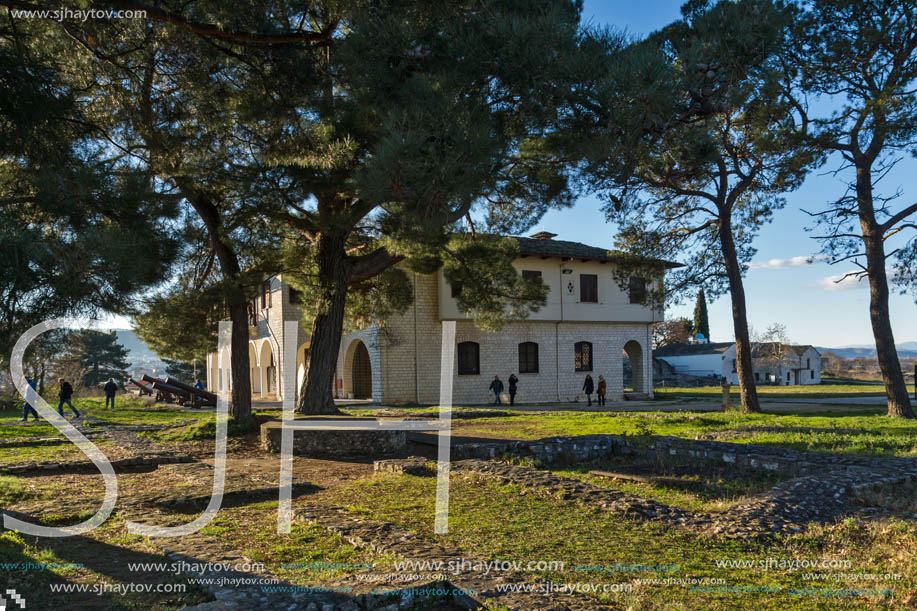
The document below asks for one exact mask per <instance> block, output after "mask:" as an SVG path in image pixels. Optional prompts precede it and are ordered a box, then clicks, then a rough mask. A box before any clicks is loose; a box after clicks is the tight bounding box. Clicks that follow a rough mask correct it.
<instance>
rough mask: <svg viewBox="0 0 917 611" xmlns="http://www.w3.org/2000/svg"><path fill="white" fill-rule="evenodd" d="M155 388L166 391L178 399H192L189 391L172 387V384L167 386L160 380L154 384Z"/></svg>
mask: <svg viewBox="0 0 917 611" xmlns="http://www.w3.org/2000/svg"><path fill="white" fill-rule="evenodd" d="M153 388H155V389H156V390H162V391H165V392H167V393H169V394H172V395H176V396H178V397H183V398H186V399H189V400H190V399H191V393H189V392H188V391H187V390H185V389H183V388H179V387H178V386H172V385H171V384H166V383H165V382H161V381H160V380H156V381H155V382H153Z"/></svg>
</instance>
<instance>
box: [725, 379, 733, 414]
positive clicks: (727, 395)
mask: <svg viewBox="0 0 917 611" xmlns="http://www.w3.org/2000/svg"><path fill="white" fill-rule="evenodd" d="M731 388H732V385H731V384H730V383H729V380H723V411H724V412H725V411H728V410H729V390H730V389H731Z"/></svg>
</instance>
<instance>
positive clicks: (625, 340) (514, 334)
mask: <svg viewBox="0 0 917 611" xmlns="http://www.w3.org/2000/svg"><path fill="white" fill-rule="evenodd" d="M553 237H554V235H553V234H550V233H545V232H543V233H540V234H536V235H535V236H533V237H531V238H517V240H518V241H519V248H520V256H519V258H518V259H517V260H516V261H515V262H514V266H515V267H516V268H517V269H518V270H519V272H520V273H521V274H523V275H528V276H538V277H540V278H541V280H542V281H543V282H544V283H545V284H546V285H547V287H548V295H547V303H546V304H545V306H543V307H542V308H540V309H539V310H538V311H537V312H534V313H533V314H531V315H530V316H529V317H528V318H526V319H525V320H521V321H515V322H511V323H509V324H507V325H505V326H504V327H503V328H502V329H501V330H500V331H498V332H487V331H481V330H479V329H477V328H476V327H475V326H474V322H473V320H471V319H470V318H469V317H468V316H466V315H465V314H463V313H462V312H460V311H459V309H458V307H457V302H456V296H457V294H458V291H460V290H461V288H460V287H452V286H450V285H449V284H448V282H447V281H446V279H445V277H444V276H443V273H442V271H438V272H436V273H433V274H418V273H414V272H408V274H409V277H410V279H411V282H412V283H413V289H414V297H415V298H414V302H413V303H412V304H411V306H410V307H409V308H408V309H407V310H406V311H405V312H404V313H402V314H397V315H393V316H391V317H389V318H388V319H386V320H385V321H384V324H383V325H381V326H380V325H373V326H370V327H367V328H365V329H362V330H360V331H357V332H354V333H349V334H347V335H345V336H344V337H343V338H342V340H341V347H340V350H339V353H338V364H337V371H336V373H335V393H336V396H337V397H339V398H355V399H370V400H372V401H375V402H379V403H385V404H405V403H417V404H433V403H436V402H437V401H438V400H439V385H440V384H439V380H440V352H441V345H440V344H441V341H442V322H443V321H447V320H454V321H456V356H455V368H454V369H455V371H454V374H453V376H454V377H453V401H454V402H455V403H457V404H474V403H486V402H489V401H492V398H491V397H489V396H488V387H489V385H490V382H491V380H492V379H493V377H494V375H499V376H500V378H501V379H502V380H504V383H505V381H506V379H507V378H508V377H509V376H510V374H512V373H515V374H516V375H517V377H518V378H519V391H518V394H517V397H516V400H517V401H519V402H532V403H537V402H552V401H574V400H581V399H583V398H584V395H583V393H582V387H583V381H584V379H585V377H586V375H587V374H591V375H592V377H593V379H594V380H595V381H596V383H597V382H598V376H599V375H602V376H604V377H605V380H606V382H607V384H608V398H609V400H616V399H622V398H624V394H625V392H629V393H630V392H632V393H634V395H635V396H648V397H651V396H652V393H653V383H652V364H651V363H652V360H651V350H650V347H651V339H652V324H653V323H654V322H658V321H660V320H662V318H663V312H662V307H661V306H658V307H652V306H650V305H647V304H646V303H645V302H646V298H645V296H646V294H647V291H648V290H649V289H651V288H653V286H654V284H653V283H656V282H659V281H660V280H661V279H660V278H655V279H641V278H631V280H630V282H629V284H628V286H627V287H626V289H622V287H621V286H620V285H619V283H618V281H617V280H616V279H615V278H614V275H613V273H612V270H613V269H614V268H615V265H617V264H619V262H620V256H619V255H615V254H614V253H610V252H609V251H607V250H606V249H603V248H596V247H592V246H587V245H585V244H580V243H577V242H567V241H561V240H554V239H552V238H553ZM661 263H662V264H663V267H673V266H675V265H676V264H673V263H667V262H661ZM300 318H301V312H300V310H299V308H298V306H297V298H296V292H295V291H294V290H291V287H290V286H289V285H287V284H286V283H284V282H283V279H282V278H281V277H279V276H275V277H273V278H270V279H269V280H267V281H266V282H265V285H264V290H263V291H262V294H261V295H260V296H259V297H258V298H257V299H256V300H255V303H254V304H253V307H252V320H251V321H250V322H251V327H250V332H251V341H250V342H249V356H250V359H251V367H252V372H251V376H252V392H253V393H254V395H255V396H256V397H262V398H281V397H280V393H281V392H282V389H281V386H282V385H281V384H280V383H279V380H280V379H281V376H282V375H283V371H284V368H285V367H286V366H287V364H286V363H283V362H282V361H281V358H280V356H281V355H282V354H283V346H284V345H285V342H287V341H295V342H296V343H297V359H296V363H295V364H290V366H293V367H295V368H296V373H297V389H298V388H300V387H301V384H302V380H303V377H304V376H305V372H306V359H307V351H308V349H309V336H308V331H307V330H305V329H303V328H302V327H301V326H300V328H299V333H298V335H297V337H295V338H287V337H284V330H283V322H284V321H287V320H300ZM223 357H224V358H223V359H221V360H218V359H217V355H216V354H215V353H213V354H211V355H208V358H207V371H208V388H209V389H210V390H214V391H216V390H219V389H220V388H221V385H222V384H228V383H229V379H228V374H229V365H228V363H229V359H228V355H223ZM625 359H627V360H628V361H629V367H628V368H627V370H628V371H629V375H628V377H627V378H625V373H624V372H625V367H624V360H625ZM220 362H222V363H223V368H222V369H221V368H220V366H219V363H220Z"/></svg>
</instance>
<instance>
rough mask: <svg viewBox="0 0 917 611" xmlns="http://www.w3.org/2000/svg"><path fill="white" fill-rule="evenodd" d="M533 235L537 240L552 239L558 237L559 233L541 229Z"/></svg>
mask: <svg viewBox="0 0 917 611" xmlns="http://www.w3.org/2000/svg"><path fill="white" fill-rule="evenodd" d="M531 237H533V238H535V239H536V240H550V239H552V238H556V237H557V234H556V233H551V232H550V231H539V232H538V233H533V234H532V235H531Z"/></svg>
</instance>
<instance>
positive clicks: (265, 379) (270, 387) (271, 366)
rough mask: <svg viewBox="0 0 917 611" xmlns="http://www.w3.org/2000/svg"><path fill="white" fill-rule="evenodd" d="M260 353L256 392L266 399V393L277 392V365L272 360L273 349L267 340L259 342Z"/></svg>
mask: <svg viewBox="0 0 917 611" xmlns="http://www.w3.org/2000/svg"><path fill="white" fill-rule="evenodd" d="M260 353H261V354H260V356H259V358H258V365H259V367H258V369H259V372H260V374H261V379H260V381H259V384H258V388H259V389H258V394H259V395H260V396H261V398H262V399H266V398H267V397H268V395H275V394H277V365H276V363H275V362H274V350H273V348H272V346H271V342H270V341H269V340H267V339H265V340H264V341H262V342H261V349H260ZM253 392H254V390H253Z"/></svg>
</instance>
